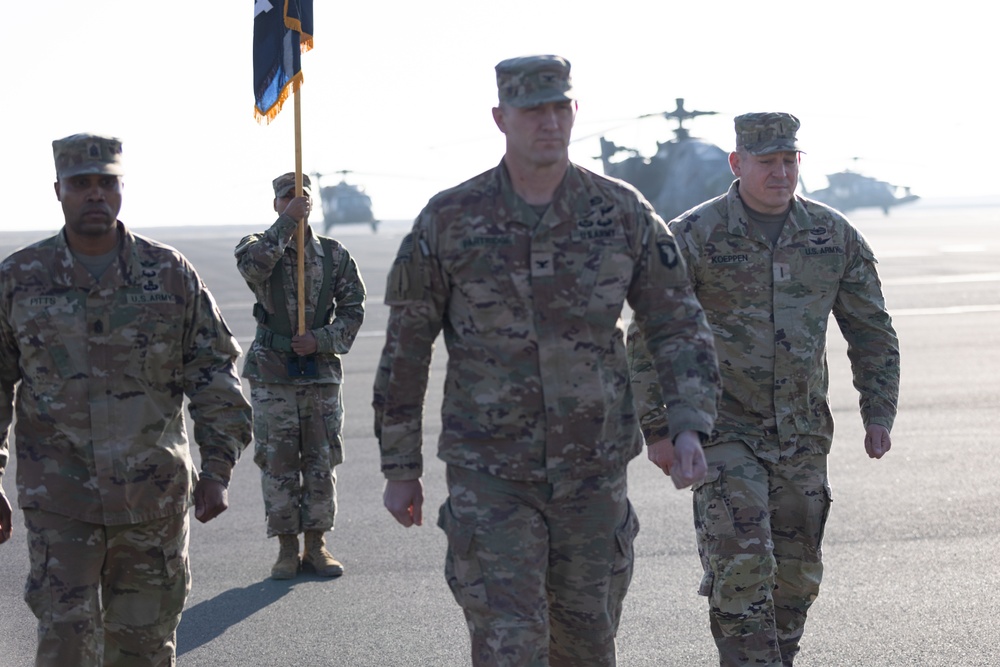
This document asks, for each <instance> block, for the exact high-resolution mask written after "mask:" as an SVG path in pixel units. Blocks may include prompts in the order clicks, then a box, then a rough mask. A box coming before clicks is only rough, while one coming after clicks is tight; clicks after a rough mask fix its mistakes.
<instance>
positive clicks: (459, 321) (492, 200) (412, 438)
mask: <svg viewBox="0 0 1000 667" xmlns="http://www.w3.org/2000/svg"><path fill="white" fill-rule="evenodd" d="M537 219H538V217H537V214H536V213H535V212H534V211H533V210H532V208H531V207H530V206H528V205H527V204H525V202H524V201H523V200H522V199H521V198H520V197H518V196H517V195H516V194H515V192H514V190H513V188H512V187H511V184H510V179H509V176H508V174H507V170H506V167H505V166H504V164H503V162H501V164H500V165H499V166H498V167H496V168H494V169H492V170H490V171H487V172H485V173H483V174H481V175H479V176H477V177H475V178H473V179H471V180H469V181H467V182H465V183H463V184H462V185H459V186H457V187H455V188H453V189H451V190H447V191H445V192H442V193H440V194H438V195H437V196H435V197H434V198H433V199H431V201H430V202H429V203H428V205H427V206H426V208H425V209H424V210H423V212H421V214H420V216H419V217H418V218H417V220H416V222H415V224H414V227H413V230H412V232H411V234H410V235H409V236H407V237H406V238H405V239H404V241H403V243H402V246H401V248H400V251H399V254H398V256H397V257H396V260H395V262H394V264H393V267H392V269H391V271H390V274H389V278H388V285H387V288H386V303H387V304H389V305H390V306H391V312H390V316H389V323H388V327H387V336H386V345H385V348H384V350H383V352H382V358H381V360H380V364H379V369H378V372H377V374H376V381H375V394H374V402H373V405H374V407H375V420H376V425H375V430H376V436H377V437H378V438H379V443H380V447H381V454H382V471H383V473H384V475H385V476H386V478H388V479H398V480H404V479H414V478H417V477H419V476H420V475H421V473H422V466H423V460H422V458H421V440H422V413H423V401H424V394H425V390H426V387H427V380H428V368H429V363H430V359H431V351H432V348H433V344H434V340H435V338H436V337H437V335H438V333H439V332H440V331H441V330H442V328H443V330H444V339H445V344H446V346H447V350H448V370H447V377H446V378H445V390H444V401H443V404H442V407H441V417H442V425H443V428H442V432H441V435H440V439H439V447H438V456H439V458H441V459H442V460H444V461H445V462H447V463H449V464H453V465H456V466H460V467H463V468H469V469H473V470H479V471H482V472H486V473H489V474H493V475H496V476H498V477H503V478H507V479H513V480H526V481H556V480H561V479H579V478H584V477H588V476H593V475H596V474H606V473H609V472H612V471H615V470H618V469H621V468H622V467H624V466H625V465H626V464H627V463H628V461H629V460H630V459H632V458H633V457H634V456H636V454H638V453H639V452H640V451H641V449H642V437H641V433H640V431H639V428H638V420H637V418H636V414H635V408H634V407H633V402H632V393H631V389H630V386H629V381H628V368H627V362H626V357H625V341H624V338H625V336H624V334H625V331H624V329H625V327H624V325H623V323H622V309H623V307H624V305H625V302H626V301H627V302H628V303H629V304H630V305H631V306H632V308H633V309H634V310H635V311H636V313H637V316H638V319H639V322H640V323H641V324H642V326H643V328H644V330H646V331H647V333H648V336H649V340H650V346H651V348H652V349H654V350H655V351H656V352H657V359H658V364H657V369H658V371H659V379H660V382H661V383H662V384H663V386H664V387H666V388H667V390H666V395H667V396H669V397H670V399H671V400H670V408H669V412H670V417H671V426H672V427H673V429H674V430H675V431H676V432H680V431H683V430H687V429H692V430H695V431H700V432H702V433H705V434H707V433H710V432H711V427H712V423H713V420H714V418H715V405H716V400H717V397H718V392H719V386H718V382H719V378H718V367H717V365H716V362H715V355H714V348H713V347H712V335H711V330H710V329H709V328H708V326H707V321H706V320H705V316H704V313H703V312H702V309H701V307H700V306H699V304H698V301H697V300H696V299H695V297H694V294H693V292H692V290H691V285H690V283H689V282H688V278H687V274H686V271H685V268H684V264H683V261H682V260H681V259H680V257H679V255H678V254H677V250H676V246H675V244H674V239H673V237H672V236H671V234H670V232H669V231H668V230H667V228H666V225H665V224H664V223H663V221H662V220H660V218H659V217H658V216H657V215H656V214H655V213H654V212H653V210H652V208H651V207H650V206H649V204H648V203H647V202H646V201H645V199H643V198H642V196H641V195H639V194H638V192H637V191H635V190H634V189H633V188H631V186H628V185H626V184H624V183H622V182H621V181H617V180H614V179H609V178H606V177H604V176H600V175H597V174H594V173H592V172H590V171H587V170H585V169H582V168H580V167H577V166H575V165H570V166H569V169H568V172H567V174H566V176H565V178H564V179H563V182H562V183H561V184H560V186H559V187H558V189H557V190H556V192H555V195H554V198H553V201H552V204H551V205H550V206H549V207H548V209H547V210H546V211H545V213H544V215H543V216H542V217H541V220H539V221H538V224H537V226H535V225H533V224H531V223H532V221H534V220H537Z"/></svg>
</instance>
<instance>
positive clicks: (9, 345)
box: [0, 289, 21, 477]
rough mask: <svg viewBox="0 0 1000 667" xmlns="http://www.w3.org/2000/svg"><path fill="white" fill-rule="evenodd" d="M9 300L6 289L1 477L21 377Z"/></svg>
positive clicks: (0, 371)
mask: <svg viewBox="0 0 1000 667" xmlns="http://www.w3.org/2000/svg"><path fill="white" fill-rule="evenodd" d="M9 303H10V302H9V300H8V299H7V298H6V289H4V298H3V303H2V304H0V477H3V474H4V471H5V470H6V469H7V461H8V459H9V456H10V445H9V442H10V438H9V435H10V425H11V422H12V421H13V419H14V385H16V384H17V381H18V380H19V379H20V378H21V372H20V370H19V366H18V360H19V359H20V356H21V355H20V352H19V351H18V347H17V343H16V342H15V339H14V332H13V331H12V330H11V328H10V320H9V317H8V315H9V313H10V310H9V307H8V306H9Z"/></svg>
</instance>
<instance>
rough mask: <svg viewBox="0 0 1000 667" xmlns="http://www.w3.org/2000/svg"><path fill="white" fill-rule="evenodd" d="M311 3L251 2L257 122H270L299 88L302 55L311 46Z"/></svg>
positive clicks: (306, 0) (304, 0)
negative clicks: (291, 93)
mask: <svg viewBox="0 0 1000 667" xmlns="http://www.w3.org/2000/svg"><path fill="white" fill-rule="evenodd" d="M312 4H313V3H312V0H254V6H253V93H254V115H255V116H256V118H257V120H258V122H259V121H266V122H271V121H272V120H273V119H274V117H275V116H277V115H278V112H280V111H281V106H282V104H284V102H285V100H286V99H287V98H288V95H289V93H290V92H291V91H293V90H298V89H299V86H300V85H302V60H301V59H302V53H303V52H305V51H308V50H309V49H311V48H312V46H313V7H312Z"/></svg>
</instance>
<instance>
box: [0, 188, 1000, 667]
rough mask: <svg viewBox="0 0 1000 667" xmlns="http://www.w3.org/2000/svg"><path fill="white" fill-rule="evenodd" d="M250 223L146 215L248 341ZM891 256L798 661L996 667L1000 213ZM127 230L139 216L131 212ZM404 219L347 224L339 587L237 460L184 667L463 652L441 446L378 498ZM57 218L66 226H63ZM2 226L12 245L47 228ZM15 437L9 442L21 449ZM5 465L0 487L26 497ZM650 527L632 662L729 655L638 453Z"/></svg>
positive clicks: (8, 665)
mask: <svg viewBox="0 0 1000 667" xmlns="http://www.w3.org/2000/svg"><path fill="white" fill-rule="evenodd" d="M262 213H263V215H262V217H261V223H260V224H259V225H255V226H252V227H251V226H246V227H243V226H225V227H219V226H216V227H172V228H143V227H141V226H136V227H135V231H137V232H139V233H141V234H145V235H147V236H151V237H153V238H156V239H158V240H160V241H163V242H166V243H169V244H171V245H174V246H175V247H177V248H178V249H179V250H181V252H183V253H184V254H185V255H186V256H187V257H188V258H189V259H190V260H191V261H192V262H193V263H194V265H195V266H196V267H197V268H198V270H199V272H200V273H201V275H202V277H203V279H204V280H205V282H206V283H207V284H208V285H209V287H210V288H211V290H212V291H213V293H214V294H215V296H216V299H217V300H218V301H219V303H220V305H221V308H222V311H223V313H224V315H225V316H226V318H227V320H228V322H229V323H230V326H231V327H232V329H233V331H234V332H235V334H236V335H237V337H238V338H239V339H240V343H241V345H242V346H243V348H244V349H246V348H247V346H248V344H249V341H250V337H251V335H252V332H253V328H254V324H253V320H252V318H251V315H250V311H251V305H252V303H251V294H250V291H249V290H248V289H247V288H246V286H245V285H244V284H243V283H242V281H241V279H240V277H239V275H238V274H237V272H236V268H235V262H234V260H233V256H232V249H233V247H234V246H235V244H236V243H237V241H238V240H239V239H240V237H241V236H242V235H243V234H244V233H248V232H250V231H257V230H262V229H264V228H266V227H267V226H268V225H269V224H270V222H271V220H270V218H269V216H268V215H266V212H262ZM852 219H853V220H854V221H855V223H856V224H857V225H858V226H859V227H860V228H861V229H862V231H863V232H864V233H865V234H866V236H867V237H868V239H869V240H870V242H871V244H872V245H873V247H874V248H875V251H876V254H877V255H878V256H879V258H880V268H881V275H882V279H883V282H884V286H885V292H886V297H887V302H888V305H889V308H890V311H891V312H892V313H893V318H894V323H895V325H896V328H897V331H898V333H899V336H900V341H901V348H902V395H901V400H900V412H899V416H898V418H897V421H896V425H895V428H894V429H893V432H892V436H893V443H894V447H893V449H892V451H891V452H889V454H887V455H886V457H885V458H884V459H882V460H881V461H872V460H869V459H868V458H867V456H866V455H865V453H864V447H863V430H862V427H861V423H860V418H859V416H858V400H857V394H856V392H855V391H854V389H853V388H852V386H851V377H850V372H849V366H848V361H847V357H846V346H845V344H844V343H843V340H842V339H841V338H840V336H839V334H838V333H837V330H836V325H835V323H833V322H831V331H832V332H833V335H831V340H830V354H829V360H830V365H831V376H832V389H831V391H832V396H833V409H834V414H835V417H836V419H837V435H836V442H835V444H834V451H833V453H832V455H831V464H830V469H831V482H832V486H833V496H834V505H833V510H832V514H831V518H830V522H829V525H828V528H827V531H826V537H825V542H824V546H825V549H824V552H825V563H826V572H825V578H824V581H823V588H822V592H821V593H820V596H819V599H818V600H817V602H816V603H815V605H814V606H813V610H812V612H811V614H810V617H809V622H808V623H807V625H806V634H805V638H804V641H803V643H802V646H803V648H802V653H801V654H800V657H799V659H798V660H797V661H796V665H797V666H798V667H830V666H841V665H843V666H869V665H870V666H873V667H887V666H896V665H899V666H903V665H906V666H913V665H918V666H922V665H928V666H931V665H932V666H951V665H962V666H977V665H983V666H986V665H1000V621H998V619H1000V566H998V562H1000V466H998V465H997V464H996V449H997V446H998V439H997V426H998V423H1000V380H998V376H1000V290H998V286H1000V267H998V263H997V258H998V257H1000V207H997V206H993V207H989V206H969V207H958V206H951V207H935V206H932V205H930V204H926V203H925V202H920V203H918V204H916V205H913V206H909V207H905V208H900V209H896V210H894V211H893V212H892V215H891V216H888V217H883V215H882V214H881V212H878V211H875V212H858V213H857V214H855V215H853V216H852ZM126 222H128V221H126ZM408 227H409V225H408V223H405V222H398V223H391V222H389V223H385V224H384V225H383V226H382V227H381V228H380V229H379V232H378V233H377V234H373V233H372V232H371V231H370V230H368V229H367V228H364V227H357V228H344V229H343V230H340V231H338V232H337V233H336V235H337V236H338V238H340V240H341V241H342V242H343V243H344V244H345V245H347V247H348V248H349V249H350V250H351V252H352V254H353V255H354V256H355V257H356V258H357V261H358V263H359V265H360V267H361V271H362V274H363V275H364V277H365V280H366V282H367V285H368V290H369V297H370V300H369V302H368V313H367V319H366V321H365V324H364V326H363V327H362V330H361V334H360V336H359V338H358V340H357V342H356V343H355V346H354V349H353V350H352V352H351V353H350V354H349V355H347V357H346V358H345V364H344V365H345V370H346V385H345V400H346V410H347V417H346V430H345V440H346V447H347V460H346V461H345V463H344V464H343V465H342V466H340V467H339V468H338V479H339V484H338V495H339V505H340V513H339V515H338V519H337V527H336V531H335V533H334V535H333V538H332V540H331V543H332V545H331V546H332V550H333V552H334V554H335V555H337V556H338V557H339V558H340V559H341V560H342V561H343V562H344V565H345V568H346V573H345V574H344V576H343V577H341V578H339V579H336V580H324V579H320V578H318V577H314V576H300V577H299V578H297V579H294V580H292V581H287V582H277V581H271V580H269V579H268V578H267V577H268V573H269V570H270V566H271V563H272V562H273V560H274V557H275V556H276V554H277V544H276V542H275V541H273V540H267V539H266V538H265V527H264V511H263V504H262V501H261V494H260V486H259V482H258V472H257V468H256V467H255V466H254V465H253V462H252V460H251V457H250V456H249V455H245V456H244V458H243V459H242V461H241V462H240V463H239V465H238V466H237V468H236V471H235V475H234V480H233V484H232V486H231V488H230V491H229V500H230V509H229V511H228V512H226V513H225V514H223V515H222V516H220V517H219V518H217V519H216V520H214V521H212V522H211V523H209V524H207V525H202V524H200V523H198V522H196V521H192V535H191V559H192V571H193V579H194V583H193V590H192V593H191V596H190V598H189V600H188V604H187V607H186V609H185V612H184V617H183V619H182V621H181V624H180V628H179V630H178V651H177V653H178V659H177V664H178V665H180V666H181V667H220V666H226V665H241V666H243V665H255V666H285V665H296V666H299V667H310V666H314V665H315V666H331V667H332V666H336V667H368V666H372V667H375V666H379V667H381V666H387V665H389V666H421V667H423V666H429V667H451V666H460V665H467V664H469V659H468V657H467V656H468V651H469V640H468V635H467V631H466V627H465V623H464V619H463V617H462V614H461V611H460V609H459V608H458V606H457V605H456V604H455V602H454V600H453V599H452V597H451V594H450V592H449V591H448V588H447V586H446V584H445V582H444V577H443V559H444V551H445V539H444V535H443V533H441V531H440V530H439V529H438V528H437V527H435V526H434V519H435V517H436V515H437V508H438V506H439V505H440V503H441V502H442V501H443V499H444V496H445V485H444V470H443V465H442V464H441V463H440V462H439V461H437V459H435V458H434V457H433V456H428V457H427V462H428V469H427V471H426V473H425V478H424V483H425V494H426V504H425V508H424V509H425V511H424V514H425V522H424V524H425V525H423V526H422V527H414V528H409V529H404V528H403V527H401V526H399V525H398V524H396V522H395V521H394V520H393V519H392V518H391V517H390V516H389V514H388V513H387V512H386V511H385V510H384V509H383V507H382V499H381V491H382V477H381V475H380V473H379V465H378V447H377V445H376V442H375V440H374V437H373V435H372V409H371V407H370V402H371V386H372V379H373V375H374V369H375V366H376V363H377V359H378V355H379V352H380V350H381V346H382V342H383V332H384V327H385V323H386V319H387V315H388V310H387V308H386V307H385V306H384V305H383V304H382V294H383V292H384V283H385V275H386V272H387V271H388V268H389V265H390V263H391V261H392V258H393V256H394V255H395V251H396V249H397V247H398V245H399V242H400V240H401V238H402V235H403V234H404V233H405V232H406V230H407V229H408ZM54 228H55V225H54V226H53V229H54ZM45 235H46V233H45V232H39V233H4V234H0V254H2V255H6V254H7V253H8V252H10V251H11V250H13V249H14V248H16V247H19V246H21V245H24V244H26V243H28V242H30V241H33V240H36V239H38V238H41V237H43V236H45ZM444 358H445V351H444V347H443V344H441V345H440V346H439V348H438V351H437V354H436V358H435V361H434V367H433V368H434V370H433V374H432V377H431V382H430V390H429V394H428V397H427V409H426V412H427V415H428V416H427V420H426V431H425V440H426V441H427V443H428V445H427V449H426V451H427V452H428V454H430V453H432V452H433V450H434V446H435V445H434V443H435V442H436V437H437V433H438V429H439V423H440V422H439V418H438V407H439V404H440V394H441V381H442V379H443V373H442V370H443V362H444ZM15 446H16V443H15ZM13 463H14V462H13V461H12V465H11V466H10V468H9V469H8V474H7V475H5V476H4V477H3V478H2V481H3V486H4V489H5V490H6V492H7V494H8V496H10V497H11V499H12V502H16V489H15V487H14V474H15V468H16V465H13ZM629 473H630V497H631V499H632V502H633V503H634V505H635V507H636V511H637V513H638V515H639V519H640V522H641V525H642V528H641V531H640V534H639V537H638V539H637V542H636V554H637V560H636V565H635V576H634V579H633V581H632V585H631V588H630V591H629V595H628V597H627V599H626V601H625V610H624V616H623V619H622V625H621V631H620V635H619V638H618V654H619V664H620V665H623V666H628V667H633V666H634V667H638V666H647V665H648V666H653V665H656V666H657V667H664V666H667V667H669V666H678V667H681V666H683V667H709V666H711V665H716V664H718V659H717V657H716V654H715V649H714V645H713V643H712V640H711V637H710V633H709V629H708V618H707V610H706V602H705V600H704V599H703V598H700V597H698V595H697V588H698V582H699V580H700V566H699V564H698V557H697V552H696V548H695V542H694V530H693V528H692V521H691V499H690V492H689V491H677V490H675V489H674V488H673V486H672V485H671V484H670V481H669V479H668V478H666V477H664V476H663V475H662V474H661V473H659V471H658V470H656V469H655V468H654V467H653V466H652V465H651V464H650V463H649V462H648V461H646V460H645V459H642V458H640V459H636V460H635V461H633V463H632V464H631V466H630V469H629ZM15 517H16V518H15V523H14V527H15V533H14V537H13V538H12V540H11V541H10V542H9V543H8V544H5V545H3V546H0V667H20V666H24V665H30V664H32V659H33V655H34V628H35V619H34V617H33V616H32V615H31V613H30V611H29V610H28V608H27V606H26V605H25V604H24V602H23V600H22V597H21V596H22V589H23V585H24V581H25V578H26V576H27V553H26V546H25V539H24V529H23V525H22V523H21V520H20V514H19V513H16V514H15Z"/></svg>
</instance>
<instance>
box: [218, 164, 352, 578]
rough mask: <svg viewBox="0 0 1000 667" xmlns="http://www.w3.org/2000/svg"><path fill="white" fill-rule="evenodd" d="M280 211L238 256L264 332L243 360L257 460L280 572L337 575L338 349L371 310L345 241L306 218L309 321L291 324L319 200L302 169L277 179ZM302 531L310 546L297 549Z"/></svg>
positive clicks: (344, 348) (346, 345) (347, 345)
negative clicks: (300, 240)
mask: <svg viewBox="0 0 1000 667" xmlns="http://www.w3.org/2000/svg"><path fill="white" fill-rule="evenodd" d="M272 185H273V187H274V210H275V212H276V213H278V214H279V215H278V219H277V220H275V221H274V224H273V225H271V227H270V228H268V229H267V230H266V231H265V232H264V233H263V234H251V235H250V236H247V237H246V238H244V239H243V240H241V241H240V243H239V245H237V246H236V266H237V268H238V269H239V271H240V274H241V275H242V276H243V278H244V279H245V280H246V282H247V285H248V286H249V287H250V289H251V290H252V291H253V293H254V296H255V297H256V299H257V303H256V305H255V306H254V316H255V317H256V319H257V335H256V337H255V340H254V342H253V344H251V346H250V351H249V352H248V353H247V358H246V363H245V364H244V366H243V377H245V378H247V379H248V380H249V381H250V388H251V392H250V395H251V401H252V403H253V408H254V461H255V462H256V463H257V465H258V466H259V467H260V470H261V486H262V488H263V494H264V511H265V514H266V515H267V536H268V537H274V536H277V537H278V541H279V550H278V560H277V561H276V562H275V564H274V566H273V567H272V568H271V576H272V578H274V579H290V578H292V577H294V576H295V575H296V573H297V572H298V569H299V566H300V563H301V565H302V566H303V567H304V569H308V570H311V571H313V572H315V573H317V574H319V575H321V576H326V577H337V576H340V575H341V574H343V573H344V568H343V565H341V563H340V562H339V561H337V559H335V558H334V557H333V555H332V554H331V553H330V552H329V551H328V550H327V548H326V541H325V538H324V534H325V533H326V532H327V531H330V530H333V524H334V519H335V517H336V514H337V487H336V484H337V472H336V466H337V465H338V464H340V463H342V462H343V460H344V440H343V435H342V431H343V425H344V408H343V404H342V396H341V385H342V382H343V379H344V377H343V369H342V367H341V362H340V355H341V354H346V353H347V352H348V351H350V349H351V345H352V344H353V343H354V338H355V336H357V335H358V330H359V329H360V328H361V323H362V321H363V320H364V316H365V284H364V282H363V281H362V280H361V275H360V274H359V273H358V267H357V264H355V262H354V259H353V258H352V257H351V255H350V253H348V252H347V249H346V248H345V247H344V246H342V245H341V244H340V243H338V242H337V241H335V240H334V239H332V238H328V237H325V236H317V235H314V234H313V233H312V230H311V229H310V227H309V225H308V224H306V225H305V230H306V238H305V244H304V246H303V247H304V250H305V254H304V257H303V259H304V268H305V287H304V292H305V294H306V299H305V317H306V326H307V327H308V329H307V331H306V332H305V333H303V334H301V335H298V334H297V333H296V332H294V331H293V330H292V323H293V322H296V321H297V319H298V318H297V312H298V299H299V291H298V287H297V284H298V277H297V275H298V268H297V267H298V244H297V242H296V230H297V229H298V226H299V221H301V220H304V219H305V218H307V217H308V215H309V212H310V210H311V206H312V203H311V202H312V199H311V189H310V188H311V184H310V182H309V177H308V176H303V196H300V197H297V196H295V174H294V173H288V174H283V175H281V176H279V177H278V178H276V179H274V181H273V182H272ZM299 533H304V551H303V553H302V554H301V555H300V554H299V538H298V535H299Z"/></svg>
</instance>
